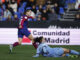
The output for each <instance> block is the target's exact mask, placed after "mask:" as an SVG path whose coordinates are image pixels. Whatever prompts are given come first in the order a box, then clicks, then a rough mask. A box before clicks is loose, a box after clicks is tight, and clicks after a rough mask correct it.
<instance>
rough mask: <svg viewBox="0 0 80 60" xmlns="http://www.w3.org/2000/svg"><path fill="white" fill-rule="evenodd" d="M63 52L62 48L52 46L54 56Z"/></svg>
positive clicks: (59, 55)
mask: <svg viewBox="0 0 80 60" xmlns="http://www.w3.org/2000/svg"><path fill="white" fill-rule="evenodd" d="M63 54H64V50H63V48H53V55H54V57H61V56H62V55H63Z"/></svg>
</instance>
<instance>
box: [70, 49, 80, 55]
mask: <svg viewBox="0 0 80 60" xmlns="http://www.w3.org/2000/svg"><path fill="white" fill-rule="evenodd" d="M70 54H74V55H80V53H79V52H77V51H75V50H70Z"/></svg>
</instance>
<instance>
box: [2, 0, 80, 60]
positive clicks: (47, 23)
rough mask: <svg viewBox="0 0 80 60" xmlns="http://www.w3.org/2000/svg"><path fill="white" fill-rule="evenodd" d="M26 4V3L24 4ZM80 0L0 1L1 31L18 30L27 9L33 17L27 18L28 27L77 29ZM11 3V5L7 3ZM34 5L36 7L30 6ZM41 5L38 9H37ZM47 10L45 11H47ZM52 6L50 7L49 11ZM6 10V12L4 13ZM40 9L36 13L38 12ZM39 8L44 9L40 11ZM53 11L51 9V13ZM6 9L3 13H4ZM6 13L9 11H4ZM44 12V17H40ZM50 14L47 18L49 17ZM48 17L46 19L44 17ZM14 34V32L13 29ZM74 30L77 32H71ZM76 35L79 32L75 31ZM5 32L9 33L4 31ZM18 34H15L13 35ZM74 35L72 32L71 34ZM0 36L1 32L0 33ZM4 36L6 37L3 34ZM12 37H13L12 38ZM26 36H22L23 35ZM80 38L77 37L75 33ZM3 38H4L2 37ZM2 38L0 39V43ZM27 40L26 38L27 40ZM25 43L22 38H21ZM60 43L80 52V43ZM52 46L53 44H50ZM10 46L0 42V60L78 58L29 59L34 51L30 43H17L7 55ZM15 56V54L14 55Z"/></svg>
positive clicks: (62, 59)
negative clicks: (18, 44)
mask: <svg viewBox="0 0 80 60" xmlns="http://www.w3.org/2000/svg"><path fill="white" fill-rule="evenodd" d="M26 3H27V5H26ZM79 4H80V1H79V0H6V1H5V0H0V31H1V29H4V28H6V29H15V30H16V29H17V27H18V22H19V19H20V16H21V15H23V13H24V11H25V10H26V9H27V8H31V9H32V11H33V13H34V14H32V16H35V17H36V19H34V20H32V19H29V24H28V27H29V28H31V29H34V28H36V29H39V28H41V29H44V28H45V29H53V30H56V29H65V30H66V29H75V30H79V29H80V10H79V9H80V5H79ZM8 5H10V7H9V6H8ZM34 5H35V6H36V8H35V9H33V8H32V6H34ZM40 7H41V8H40ZM47 9H48V10H47ZM49 9H51V10H49ZM7 10H8V12H6V11H7ZM38 10H39V12H37V11H38ZM42 10H47V12H46V13H43V12H42ZM52 10H53V11H54V12H52ZM4 12H5V13H4ZM6 13H8V14H6ZM43 15H44V16H43ZM48 16H49V17H48ZM47 17H48V18H47ZM15 33H17V31H16V32H15ZM73 33H76V32H75V31H73ZM78 34H80V33H79V32H78ZM6 35H8V34H6ZM16 36H17V35H16ZM74 36H75V35H74ZM0 37H1V33H0ZM3 38H5V37H4V36H3ZM13 38H14V37H13ZM24 38H25V37H24ZM78 38H79V36H78ZM5 40H6V39H5ZM1 41H2V39H0V42H1ZM26 41H27V39H26ZM23 42H24V41H23ZM75 45H76V46H74V45H73V46H72V45H68V46H66V45H63V46H59V45H58V46H57V47H65V48H69V49H75V50H77V51H80V46H79V45H77V44H75ZM51 47H56V46H54V45H52V46H51ZM8 50H9V46H8V45H3V44H0V60H18V59H19V60H27V59H28V60H30V59H31V60H40V59H43V60H53V59H54V60H67V59H68V60H75V59H76V60H79V59H80V58H66V57H64V58H45V57H42V56H40V58H32V56H33V55H34V54H35V52H36V50H35V49H34V48H33V47H32V46H30V45H25V46H23V45H22V46H19V47H16V49H14V51H13V53H12V54H9V51H8ZM13 56H14V57H13Z"/></svg>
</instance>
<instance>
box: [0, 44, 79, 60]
mask: <svg viewBox="0 0 80 60" xmlns="http://www.w3.org/2000/svg"><path fill="white" fill-rule="evenodd" d="M51 47H63V48H68V49H74V50H76V51H80V46H51ZM35 54H36V49H34V47H33V46H29V45H22V46H17V47H15V48H14V49H13V52H12V53H11V54H10V53H9V46H8V45H0V60H80V57H79V58H67V57H60V58H53V57H42V56H40V57H38V58H34V57H32V56H33V55H35Z"/></svg>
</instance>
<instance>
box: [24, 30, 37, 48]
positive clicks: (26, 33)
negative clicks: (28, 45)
mask: <svg viewBox="0 0 80 60" xmlns="http://www.w3.org/2000/svg"><path fill="white" fill-rule="evenodd" d="M24 35H25V36H26V37H28V38H29V39H30V40H32V44H33V46H34V47H35V48H37V44H36V43H35V42H34V38H33V36H32V34H31V33H30V32H29V31H28V29H26V30H24Z"/></svg>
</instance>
